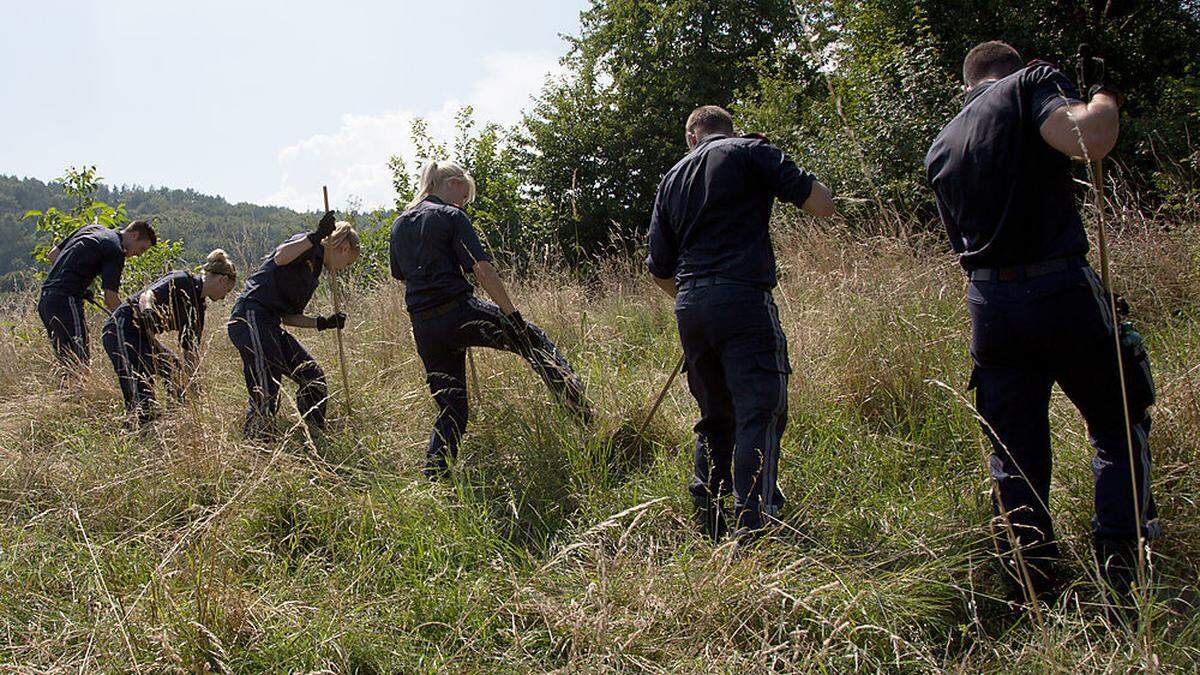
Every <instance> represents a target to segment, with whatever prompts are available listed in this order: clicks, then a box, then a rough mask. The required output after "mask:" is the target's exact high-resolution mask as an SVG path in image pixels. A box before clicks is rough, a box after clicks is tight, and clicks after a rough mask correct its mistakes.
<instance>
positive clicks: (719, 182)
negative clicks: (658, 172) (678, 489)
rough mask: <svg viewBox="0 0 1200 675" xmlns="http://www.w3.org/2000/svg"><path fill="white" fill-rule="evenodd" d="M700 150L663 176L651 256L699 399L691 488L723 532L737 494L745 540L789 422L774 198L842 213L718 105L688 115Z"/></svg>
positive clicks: (772, 477)
mask: <svg viewBox="0 0 1200 675" xmlns="http://www.w3.org/2000/svg"><path fill="white" fill-rule="evenodd" d="M685 138H686V140H687V144H688V147H689V148H690V149H691V152H689V153H688V155H687V156H686V157H684V158H683V159H682V160H680V161H679V163H678V164H676V165H675V166H674V167H673V168H672V169H671V170H670V171H669V172H667V175H666V176H665V177H664V178H663V180H662V183H661V184H660V185H659V188H658V195H657V197H656V198H655V204H654V212H653V214H652V216H651V220H650V236H649V249H650V252H649V257H648V258H647V260H646V264H647V266H648V268H649V271H650V274H651V275H652V276H653V278H654V281H655V283H656V284H657V285H658V286H659V287H660V288H662V289H663V291H665V292H666V293H668V294H670V295H671V296H673V297H674V298H675V315H676V318H677V320H678V323H679V337H680V340H681V341H682V343H683V351H684V354H685V356H686V359H687V376H688V387H689V388H690V389H691V391H692V395H693V396H694V397H695V398H696V402H697V403H698V404H699V407H700V421H699V422H698V423H697V424H696V427H695V430H696V448H695V471H694V475H693V477H692V482H691V486H690V488H689V489H690V492H691V494H692V500H693V503H694V504H695V507H696V518H697V524H698V525H699V527H700V529H701V531H702V532H704V533H705V534H707V535H708V536H710V537H712V538H714V539H716V538H719V537H720V536H721V535H722V534H723V533H724V531H725V529H726V525H725V516H724V511H723V509H722V506H721V502H722V501H723V497H724V496H726V495H728V494H729V493H730V492H731V491H732V493H733V495H734V509H735V515H736V527H737V528H738V536H739V539H742V538H750V537H752V536H754V535H755V534H756V533H758V532H759V531H760V530H761V528H762V527H763V526H764V525H766V524H768V520H769V519H770V518H772V517H774V516H775V515H776V514H778V512H779V508H780V506H781V505H782V502H783V495H782V493H781V492H780V491H779V487H778V476H777V470H778V463H779V440H780V438H781V437H782V435H783V430H784V426H785V425H786V423H787V382H788V374H789V373H790V372H791V368H790V366H789V364H788V355H787V340H786V338H785V337H784V334H783V330H782V328H781V327H780V325H779V311H778V310H777V309H776V307H775V302H774V299H773V298H772V294H771V291H772V289H774V287H775V285H776V276H775V252H774V250H773V248H772V246H771V237H770V232H769V225H770V220H771V209H772V206H773V205H774V202H775V200H776V199H780V200H782V201H785V202H789V203H791V204H795V205H796V206H799V207H801V208H802V209H803V210H804V211H806V212H807V213H810V214H813V215H818V216H829V215H832V214H833V211H834V208H833V200H832V198H831V197H830V195H829V190H827V189H826V188H825V186H824V185H821V183H819V182H818V181H817V180H816V179H815V178H814V177H813V176H812V174H809V173H807V172H805V171H802V170H801V169H799V168H798V167H797V166H796V164H795V162H793V161H792V160H791V159H789V158H788V157H787V156H786V155H785V154H784V153H783V152H782V151H781V150H779V149H778V148H776V147H775V146H773V145H771V144H770V143H768V142H767V141H766V139H764V138H762V137H761V136H745V137H738V136H735V135H734V133H733V118H732V117H731V116H730V114H729V113H728V112H726V111H725V110H723V109H721V108H719V107H717V106H703V107H701V108H698V109H696V110H695V111H694V112H692V114H691V115H690V116H689V117H688V120H687V125H686V128H685Z"/></svg>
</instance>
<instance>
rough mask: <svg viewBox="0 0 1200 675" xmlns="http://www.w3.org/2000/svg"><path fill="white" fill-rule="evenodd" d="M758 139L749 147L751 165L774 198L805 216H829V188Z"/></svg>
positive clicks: (830, 203)
mask: <svg viewBox="0 0 1200 675" xmlns="http://www.w3.org/2000/svg"><path fill="white" fill-rule="evenodd" d="M758 140H759V141H760V142H758V143H755V144H753V145H751V146H750V152H751V156H752V158H753V165H754V167H755V169H756V170H757V171H758V173H759V175H760V176H761V177H762V179H763V180H764V181H765V182H766V184H767V185H769V186H770V187H771V191H772V192H773V193H774V194H775V196H776V197H777V198H779V199H780V200H781V201H785V202H788V203H790V204H795V205H796V206H798V207H800V208H801V210H803V211H804V212H805V213H807V214H809V215H813V216H818V217H822V218H824V217H828V216H832V215H833V213H834V210H835V209H834V205H833V195H832V194H830V192H829V188H827V187H825V185H823V184H822V183H821V182H820V181H818V180H817V178H816V176H814V175H813V174H811V173H809V172H807V171H805V170H803V169H801V168H800V167H799V166H797V165H796V162H794V161H792V159H791V158H790V157H788V156H787V154H785V153H784V152H783V150H780V149H779V148H777V147H775V146H774V145H771V144H770V143H768V142H767V141H766V140H765V139H761V138H759V139H758Z"/></svg>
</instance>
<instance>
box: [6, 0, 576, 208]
mask: <svg viewBox="0 0 1200 675" xmlns="http://www.w3.org/2000/svg"><path fill="white" fill-rule="evenodd" d="M586 4H587V3H586V1H585V0H504V1H501V2H488V1H485V0H459V1H458V2H429V1H428V0H426V1H423V2H412V1H408V0H402V1H393V2H385V1H382V0H380V1H377V2H369V1H366V0H341V1H339V2H331V1H329V0H326V1H325V2H310V1H308V0H299V1H289V2H284V1H282V0H242V1H241V2H232V1H227V0H205V1H193V2H181V1H176V0H158V1H156V2H151V1H148V0H74V1H66V0H37V1H27V2H10V3H5V7H4V10H5V16H4V20H3V21H2V22H0V101H3V102H4V104H3V105H2V106H0V128H2V129H4V130H5V132H4V133H3V134H2V135H0V174H11V175H18V176H33V177H36V178H41V179H43V180H45V179H50V178H53V177H55V176H57V175H60V174H61V173H62V169H63V168H64V167H66V166H67V165H70V164H75V165H79V164H95V165H97V166H98V167H99V168H100V171H101V173H102V174H103V175H104V176H105V177H106V179H107V181H108V182H110V183H114V184H139V185H155V186H167V187H191V188H195V189H196V190H199V191H201V192H205V193H209V194H219V195H222V196H224V197H226V198H227V199H229V200H230V201H235V202H236V201H250V202H255V203H260V204H268V203H269V204H279V205H283V206H290V207H293V208H297V209H304V210H313V209H315V208H317V207H318V206H319V204H318V203H317V202H319V199H320V186H321V185H322V184H328V185H329V188H330V192H331V198H332V199H333V200H334V201H335V202H337V203H339V204H344V202H345V199H346V198H347V197H349V196H351V195H353V196H355V197H357V198H359V199H360V200H361V201H362V202H363V203H364V204H365V205H367V206H371V205H375V204H383V203H387V202H389V201H390V199H391V188H390V180H389V176H388V173H387V168H386V165H385V164H386V161H387V158H388V156H389V155H390V154H393V153H400V154H406V153H409V152H411V149H410V144H409V140H408V130H409V125H410V123H411V120H412V119H413V117H414V116H420V117H423V118H425V119H427V120H428V121H429V123H430V126H431V128H432V129H433V131H434V132H435V133H438V134H448V133H449V129H450V125H451V124H452V117H453V113H454V111H455V110H457V109H458V108H459V107H460V106H462V105H464V104H471V105H474V106H475V108H476V110H477V113H478V116H479V117H480V118H481V119H484V120H492V121H496V122H500V123H502V124H511V123H513V122H515V121H516V120H517V119H518V118H519V113H520V110H521V109H522V108H525V107H527V105H528V102H529V97H530V96H531V95H532V94H533V93H536V92H537V90H538V89H540V85H541V83H542V82H543V81H544V79H545V77H546V75H547V74H548V73H552V72H556V71H557V59H558V57H559V56H561V55H562V53H564V51H565V50H566V45H565V43H564V42H563V40H562V39H561V38H560V34H563V33H567V34H572V33H575V32H576V30H577V28H578V19H579V12H580V11H581V10H582V9H583V8H584V6H585V5H586Z"/></svg>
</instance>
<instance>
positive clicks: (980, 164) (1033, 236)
mask: <svg viewBox="0 0 1200 675" xmlns="http://www.w3.org/2000/svg"><path fill="white" fill-rule="evenodd" d="M1078 100H1079V92H1078V91H1077V90H1076V89H1075V85H1074V84H1072V83H1071V81H1070V80H1069V79H1067V77H1066V76H1065V75H1063V74H1062V72H1060V71H1059V70H1057V69H1056V68H1054V67H1053V66H1051V65H1050V64H1047V63H1034V64H1032V65H1030V66H1028V67H1026V68H1023V69H1021V70H1019V71H1017V72H1015V73H1013V74H1012V75H1009V76H1008V77H1005V78H1003V79H1001V80H996V81H994V82H986V83H983V84H979V85H976V86H975V87H973V88H972V89H971V91H970V92H968V93H967V99H966V103H965V105H964V106H963V109H962V112H960V113H959V114H958V115H957V116H956V117H955V118H954V119H953V120H951V121H950V123H949V124H947V125H946V128H945V129H943V130H942V132H941V133H940V134H938V136H937V139H935V140H934V142H933V146H932V147H931V148H929V154H928V155H926V157H925V170H926V173H927V175H928V177H929V181H930V183H932V184H933V191H934V193H935V194H936V195H937V205H938V212H939V213H940V214H941V217H942V222H943V223H944V224H945V226H946V233H947V234H948V235H949V236H950V246H951V247H952V248H953V249H954V251H955V252H956V253H958V254H959V261H960V262H961V263H962V266H963V268H964V269H966V270H968V271H971V270H977V269H981V268H996V267H1012V266H1016V265H1028V264H1031V263H1036V262H1041V261H1044V260H1052V259H1054V258H1063V257H1068V256H1075V255H1085V254H1087V250H1088V241H1087V235H1086V234H1085V233H1084V229H1083V221H1082V219H1081V218H1080V216H1079V209H1078V208H1077V206H1076V203H1075V198H1076V188H1075V184H1074V181H1073V178H1072V175H1071V159H1070V158H1069V157H1067V156H1066V155H1064V154H1063V153H1061V152H1059V151H1058V150H1055V149H1054V148H1053V147H1051V146H1050V145H1049V144H1048V143H1046V141H1045V140H1044V139H1043V138H1042V137H1041V134H1040V132H1039V129H1040V128H1041V126H1042V123H1043V122H1045V121H1046V119H1047V118H1048V117H1049V116H1050V114H1051V113H1053V112H1054V111H1056V110H1058V109H1059V108H1061V107H1062V106H1064V105H1067V103H1068V102H1078Z"/></svg>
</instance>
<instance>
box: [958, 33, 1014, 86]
mask: <svg viewBox="0 0 1200 675" xmlns="http://www.w3.org/2000/svg"><path fill="white" fill-rule="evenodd" d="M1023 65H1024V63H1023V62H1022V61H1021V55H1020V54H1018V53H1017V50H1016V49H1013V47H1012V45H1010V44H1008V43H1007V42H1001V41H1000V40H992V41H991V42H984V43H982V44H978V45H975V46H974V47H973V48H971V51H969V52H967V58H965V59H963V81H964V82H966V83H967V86H968V87H974V86H975V85H977V84H979V83H980V82H982V81H984V80H986V79H989V78H995V79H1000V78H1002V77H1008V76H1009V75H1012V74H1013V73H1015V72H1017V71H1018V70H1020V69H1021V67H1022V66H1023Z"/></svg>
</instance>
